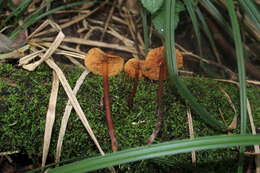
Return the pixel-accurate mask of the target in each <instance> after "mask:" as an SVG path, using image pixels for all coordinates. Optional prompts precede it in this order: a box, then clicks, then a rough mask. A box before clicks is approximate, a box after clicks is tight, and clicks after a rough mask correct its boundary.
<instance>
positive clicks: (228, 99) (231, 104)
mask: <svg viewBox="0 0 260 173" xmlns="http://www.w3.org/2000/svg"><path fill="white" fill-rule="evenodd" d="M219 89H220V91H221V92H223V94H224V96H225V97H226V98H227V101H228V103H229V105H230V106H231V107H232V109H233V111H234V113H235V115H234V118H233V120H232V122H231V123H230V125H229V126H228V129H229V130H232V129H236V128H237V110H236V108H235V105H234V103H233V102H232V100H231V98H230V96H229V95H228V94H227V93H226V91H225V90H224V89H223V88H222V87H219Z"/></svg>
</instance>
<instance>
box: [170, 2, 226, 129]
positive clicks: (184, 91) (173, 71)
mask: <svg viewBox="0 0 260 173" xmlns="http://www.w3.org/2000/svg"><path fill="white" fill-rule="evenodd" d="M165 5H166V16H165V20H166V22H165V23H166V26H165V48H166V55H167V56H166V61H167V65H168V71H169V75H170V79H171V81H172V83H173V85H176V87H177V89H178V91H179V93H180V95H181V96H182V97H183V98H184V99H185V100H186V101H187V102H188V103H189V104H190V105H191V107H192V109H193V110H194V111H195V112H196V113H197V114H198V115H199V116H200V117H201V118H202V120H204V122H205V123H206V124H208V125H209V126H211V127H213V128H215V129H218V130H224V129H226V127H225V126H224V124H223V123H220V122H219V121H217V120H216V119H214V118H213V117H212V116H211V115H210V114H209V113H208V112H207V111H206V110H205V109H204V108H203V107H202V106H201V105H200V104H199V103H198V102H197V100H196V98H195V97H193V95H192V94H191V93H190V91H189V90H188V88H187V87H186V85H185V84H184V83H183V82H182V81H181V79H179V78H178V72H177V67H176V56H175V46H174V43H175V40H174V19H175V17H174V14H175V13H174V12H172V11H173V10H174V9H175V6H174V5H175V0H166V1H165Z"/></svg>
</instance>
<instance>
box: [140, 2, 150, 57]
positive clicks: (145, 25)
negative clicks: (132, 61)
mask: <svg viewBox="0 0 260 173" xmlns="http://www.w3.org/2000/svg"><path fill="white" fill-rule="evenodd" d="M140 12H141V16H142V24H143V34H144V53H145V55H146V54H147V53H148V48H149V47H150V40H149V29H148V22H147V17H148V13H147V11H146V9H145V8H143V7H141V10H140Z"/></svg>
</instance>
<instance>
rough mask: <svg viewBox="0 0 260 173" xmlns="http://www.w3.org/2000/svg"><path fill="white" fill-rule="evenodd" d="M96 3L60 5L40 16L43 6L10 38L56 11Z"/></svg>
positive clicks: (81, 2) (82, 2)
mask: <svg viewBox="0 0 260 173" xmlns="http://www.w3.org/2000/svg"><path fill="white" fill-rule="evenodd" d="M94 2H96V1H91V2H86V1H80V2H74V3H70V4H66V5H62V6H60V7H57V8H54V9H51V10H49V11H47V12H45V13H43V14H40V13H41V11H42V10H43V8H44V7H45V6H46V5H47V3H46V5H44V6H43V7H41V8H39V9H38V10H37V11H35V12H34V13H33V14H32V16H31V17H29V18H27V20H26V21H25V22H24V23H23V25H21V26H19V27H18V28H17V29H16V30H14V31H13V32H12V34H11V38H14V37H16V35H17V34H18V33H19V32H20V31H21V30H23V29H25V28H28V27H29V26H31V25H32V24H34V23H35V22H37V21H39V20H40V19H42V18H44V17H46V16H49V15H51V14H53V13H55V12H57V11H60V10H64V9H67V8H71V7H74V6H78V5H81V4H85V3H94Z"/></svg>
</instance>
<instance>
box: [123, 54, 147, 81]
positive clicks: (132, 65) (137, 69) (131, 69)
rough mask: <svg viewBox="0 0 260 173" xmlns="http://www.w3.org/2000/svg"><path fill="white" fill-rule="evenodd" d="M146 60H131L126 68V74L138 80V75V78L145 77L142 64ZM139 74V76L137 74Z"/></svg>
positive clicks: (126, 64)
mask: <svg viewBox="0 0 260 173" xmlns="http://www.w3.org/2000/svg"><path fill="white" fill-rule="evenodd" d="M143 62H144V60H141V59H139V58H131V59H129V60H128V61H127V62H126V63H125V66H124V71H125V73H126V74H127V75H128V76H129V77H132V78H136V77H137V75H138V78H142V77H143V73H142V70H141V67H142V64H143ZM137 73H138V74H137Z"/></svg>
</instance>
